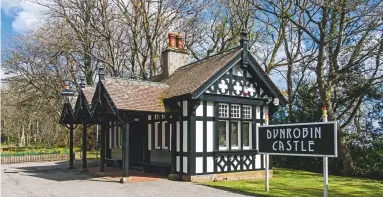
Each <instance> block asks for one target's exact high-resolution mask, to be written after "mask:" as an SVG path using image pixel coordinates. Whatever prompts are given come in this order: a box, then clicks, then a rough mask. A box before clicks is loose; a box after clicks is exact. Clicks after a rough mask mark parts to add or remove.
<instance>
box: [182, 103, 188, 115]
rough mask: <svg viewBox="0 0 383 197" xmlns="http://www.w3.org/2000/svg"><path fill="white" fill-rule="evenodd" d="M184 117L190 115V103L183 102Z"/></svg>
mask: <svg viewBox="0 0 383 197" xmlns="http://www.w3.org/2000/svg"><path fill="white" fill-rule="evenodd" d="M182 103H183V110H182V111H183V115H184V116H187V115H188V101H183V102H182Z"/></svg>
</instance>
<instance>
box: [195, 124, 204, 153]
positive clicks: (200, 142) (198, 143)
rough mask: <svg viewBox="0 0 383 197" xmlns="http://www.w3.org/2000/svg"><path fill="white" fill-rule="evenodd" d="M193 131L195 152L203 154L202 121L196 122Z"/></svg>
mask: <svg viewBox="0 0 383 197" xmlns="http://www.w3.org/2000/svg"><path fill="white" fill-rule="evenodd" d="M195 129H196V131H195V135H196V136H195V140H196V142H195V149H196V150H195V151H196V152H203V141H204V139H203V121H196V125H195Z"/></svg>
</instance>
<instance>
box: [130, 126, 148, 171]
mask: <svg viewBox="0 0 383 197" xmlns="http://www.w3.org/2000/svg"><path fill="white" fill-rule="evenodd" d="M130 128H131V129H130V132H129V133H130V136H129V149H130V151H129V153H130V154H129V165H130V166H138V165H139V163H138V162H143V158H144V157H143V153H144V151H143V149H144V142H145V140H144V138H145V135H144V134H145V128H144V127H143V125H142V124H140V122H133V123H131V124H130Z"/></svg>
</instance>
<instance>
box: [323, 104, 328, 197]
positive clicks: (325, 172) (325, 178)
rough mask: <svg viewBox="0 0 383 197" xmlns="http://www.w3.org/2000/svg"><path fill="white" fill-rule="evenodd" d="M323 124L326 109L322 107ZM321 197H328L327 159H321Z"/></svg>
mask: <svg viewBox="0 0 383 197" xmlns="http://www.w3.org/2000/svg"><path fill="white" fill-rule="evenodd" d="M323 122H327V109H326V106H324V107H323ZM323 196H324V197H328V157H323Z"/></svg>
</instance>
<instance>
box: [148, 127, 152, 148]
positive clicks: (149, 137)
mask: <svg viewBox="0 0 383 197" xmlns="http://www.w3.org/2000/svg"><path fill="white" fill-rule="evenodd" d="M148 150H152V125H151V124H148Z"/></svg>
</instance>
